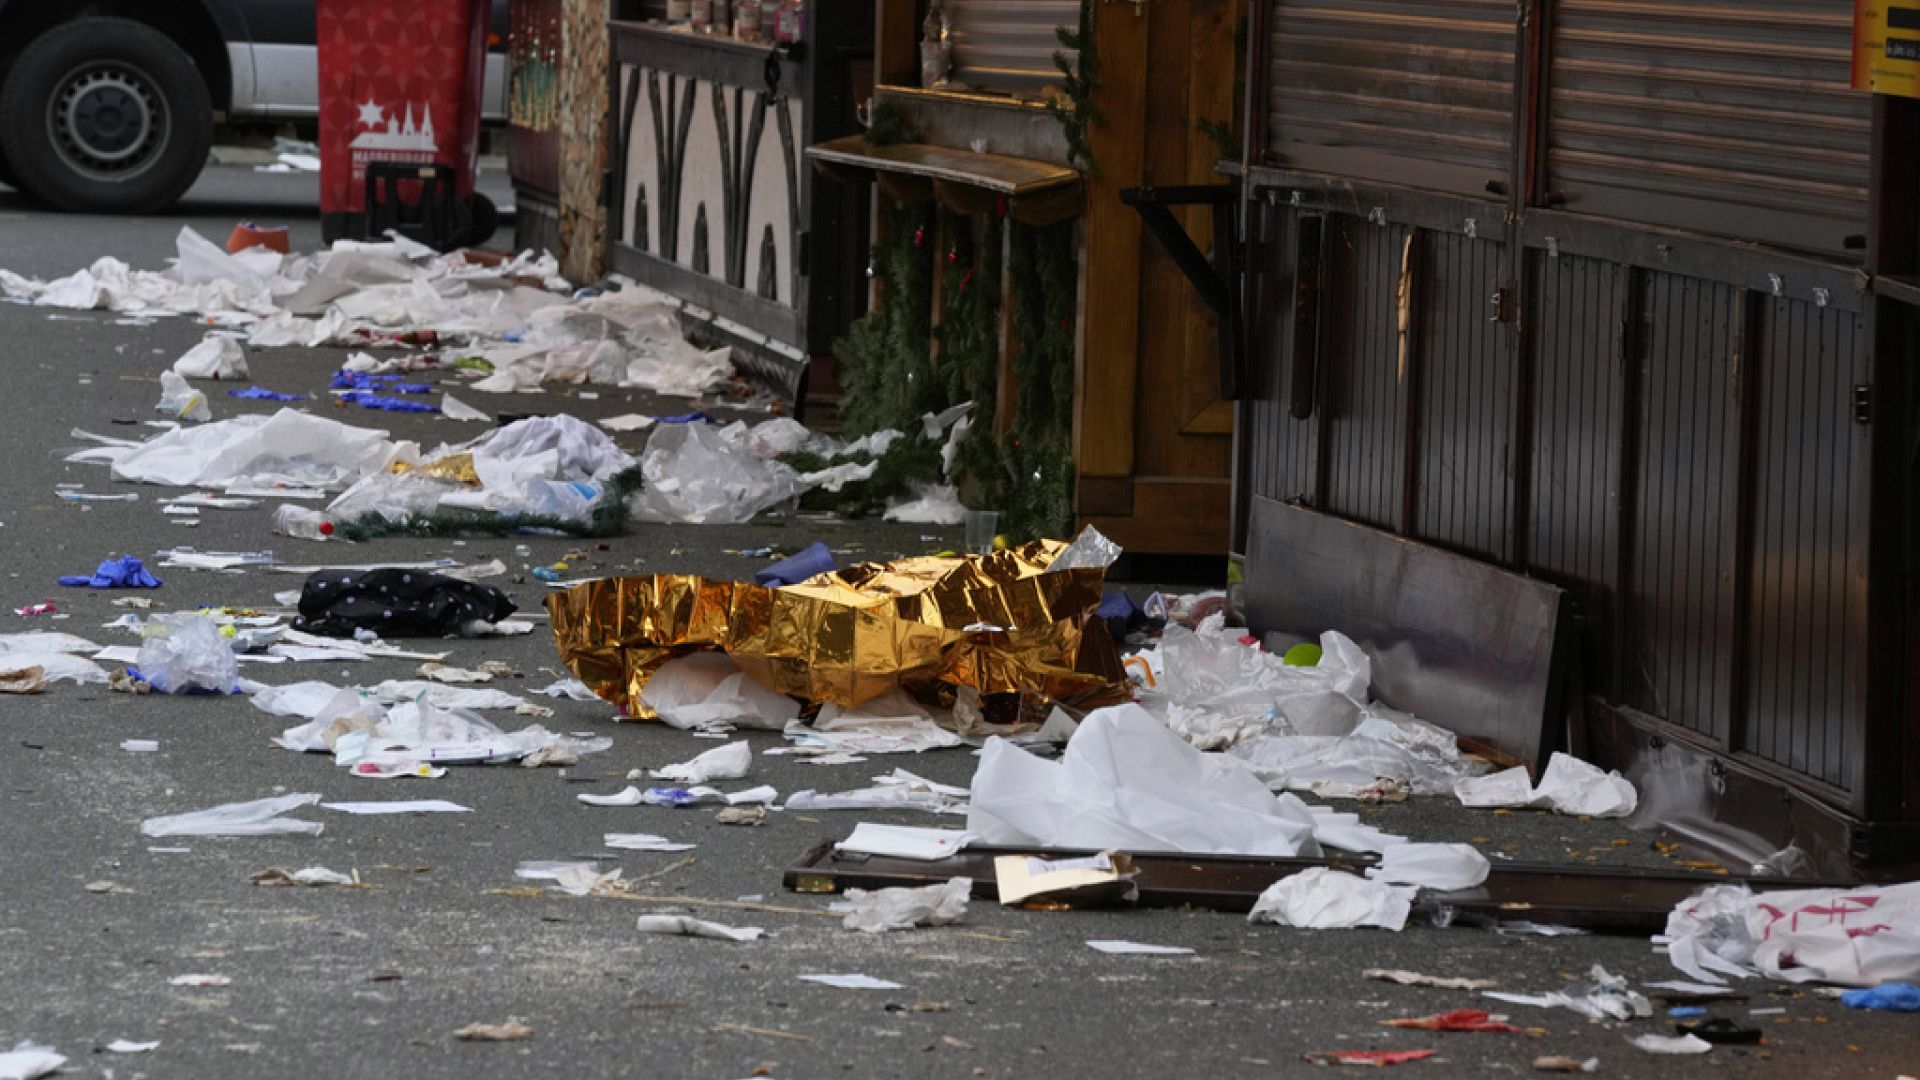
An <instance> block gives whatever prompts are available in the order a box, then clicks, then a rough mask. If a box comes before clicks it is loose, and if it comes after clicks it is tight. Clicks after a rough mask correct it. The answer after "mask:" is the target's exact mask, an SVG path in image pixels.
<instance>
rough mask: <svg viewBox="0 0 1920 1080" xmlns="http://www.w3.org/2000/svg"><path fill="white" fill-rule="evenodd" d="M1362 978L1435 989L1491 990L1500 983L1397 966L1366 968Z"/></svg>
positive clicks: (1361, 974)
mask: <svg viewBox="0 0 1920 1080" xmlns="http://www.w3.org/2000/svg"><path fill="white" fill-rule="evenodd" d="M1360 977H1361V978H1364V979H1381V980H1384V981H1386V982H1392V983H1399V984H1400V985H1401V986H1426V987H1431V988H1433V989H1435V990H1491V989H1492V988H1494V987H1496V986H1498V985H1500V983H1499V982H1498V981H1497V980H1494V979H1455V978H1445V977H1442V976H1439V975H1422V974H1420V973H1419V972H1417V971H1405V970H1402V969H1399V968H1368V969H1367V970H1365V971H1363V972H1361V973H1360Z"/></svg>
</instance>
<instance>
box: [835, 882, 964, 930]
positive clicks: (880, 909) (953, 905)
mask: <svg viewBox="0 0 1920 1080" xmlns="http://www.w3.org/2000/svg"><path fill="white" fill-rule="evenodd" d="M972 895H973V879H972V878H964V877H957V878H953V879H951V880H949V881H946V882H943V883H941V884H939V885H925V886H921V887H920V888H917V889H908V888H895V889H875V890H867V889H848V890H847V902H848V903H851V904H852V905H853V910H852V911H849V912H847V917H846V918H845V919H844V920H842V921H841V925H842V926H845V927H846V928H847V929H849V930H859V931H861V932H863V933H868V934H880V933H885V932H886V931H888V930H911V929H913V928H914V927H916V926H949V925H951V924H953V923H957V922H960V921H961V920H962V919H964V918H966V915H967V900H968V899H969V898H970V897H972Z"/></svg>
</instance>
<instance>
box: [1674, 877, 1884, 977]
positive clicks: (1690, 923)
mask: <svg viewBox="0 0 1920 1080" xmlns="http://www.w3.org/2000/svg"><path fill="white" fill-rule="evenodd" d="M1654 942H1655V944H1661V945H1665V946H1666V949H1667V957H1668V959H1670V960H1671V961H1672V962H1673V965H1674V967H1676V968H1679V969H1680V970H1681V971H1682V972H1684V973H1685V974H1686V975H1688V976H1689V977H1691V978H1694V979H1698V980H1699V981H1701V982H1703V983H1710V984H1721V983H1724V982H1725V981H1726V980H1725V978H1723V976H1728V975H1731V976H1734V977H1736V978H1739V977H1752V976H1756V975H1761V976H1765V977H1767V978H1770V979H1780V980H1784V981H1786V982H1795V983H1804V982H1830V983H1839V984H1841V985H1844V986H1877V985H1879V984H1881V983H1884V982H1891V981H1895V980H1906V981H1914V980H1916V979H1920V882H1909V883H1907V884H1902V885H1887V886H1870V885H1862V886H1860V887H1858V888H1853V889H1791V890H1778V891H1768V892H1765V893H1761V894H1758V895H1755V894H1754V893H1753V892H1751V891H1749V890H1748V889H1747V887H1746V886H1744V885H1714V886H1711V887H1709V888H1707V889H1704V890H1702V891H1701V892H1700V893H1698V894H1697V895H1695V896H1692V897H1689V898H1688V899H1687V900H1685V901H1683V902H1682V903H1680V904H1679V906H1677V907H1675V908H1674V910H1673V912H1672V913H1671V914H1670V915H1668V916H1667V928H1666V931H1665V932H1664V933H1663V934H1662V935H1661V936H1659V937H1656V938H1655V939H1654Z"/></svg>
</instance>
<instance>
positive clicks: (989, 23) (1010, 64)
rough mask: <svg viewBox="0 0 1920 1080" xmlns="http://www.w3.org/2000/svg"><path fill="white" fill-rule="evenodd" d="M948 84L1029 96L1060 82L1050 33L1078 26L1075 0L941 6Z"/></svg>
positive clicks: (977, 0) (1056, 45) (964, 1)
mask: <svg viewBox="0 0 1920 1080" xmlns="http://www.w3.org/2000/svg"><path fill="white" fill-rule="evenodd" d="M947 13H948V16H949V18H950V19H951V20H952V23H953V69H954V70H953V75H954V78H956V79H958V80H960V81H961V82H963V83H966V84H967V85H968V86H969V87H972V88H974V89H977V90H989V91H1000V92H1003V93H1010V94H1023V95H1033V94H1038V93H1039V92H1040V89H1041V87H1044V86H1047V85H1049V84H1058V83H1059V82H1060V69H1059V68H1058V67H1055V66H1054V63H1053V54H1054V53H1056V52H1059V51H1061V50H1060V38H1059V36H1058V35H1056V34H1055V33H1054V30H1055V28H1056V27H1061V26H1065V27H1068V28H1074V27H1078V26H1079V25H1080V4H1079V3H1078V0H947Z"/></svg>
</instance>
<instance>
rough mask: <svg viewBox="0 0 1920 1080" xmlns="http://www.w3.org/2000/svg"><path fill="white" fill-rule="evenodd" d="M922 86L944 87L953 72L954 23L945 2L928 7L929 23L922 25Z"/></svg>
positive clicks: (942, 0) (936, 0)
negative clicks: (948, 14)
mask: <svg viewBox="0 0 1920 1080" xmlns="http://www.w3.org/2000/svg"><path fill="white" fill-rule="evenodd" d="M920 33H921V39H920V85H921V86H924V87H935V86H944V85H946V82H947V76H948V75H949V74H951V73H952V72H953V23H952V21H951V20H950V19H949V18H948V17H947V5H946V4H945V2H944V0H932V2H931V3H929V4H928V5H927V21H926V22H924V23H922V24H920Z"/></svg>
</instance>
